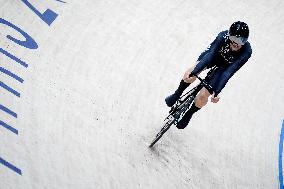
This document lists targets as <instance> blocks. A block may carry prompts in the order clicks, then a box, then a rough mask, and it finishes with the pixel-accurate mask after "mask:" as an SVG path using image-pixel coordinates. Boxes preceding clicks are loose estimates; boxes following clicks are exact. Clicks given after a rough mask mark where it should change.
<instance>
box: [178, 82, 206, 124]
mask: <svg viewBox="0 0 284 189" xmlns="http://www.w3.org/2000/svg"><path fill="white" fill-rule="evenodd" d="M210 95H211V94H210V93H209V91H208V90H207V89H206V88H204V87H203V88H202V89H201V90H200V92H199V93H198V94H197V96H196V97H195V99H194V102H193V103H192V105H191V107H190V109H189V110H188V111H187V112H186V113H185V114H184V116H183V118H182V119H181V120H180V121H179V122H178V123H177V128H178V129H184V128H185V127H186V126H187V125H188V123H189V121H190V119H191V117H192V115H193V114H194V113H195V112H197V111H198V110H200V109H201V108H202V107H203V106H205V105H206V104H207V102H208V97H209V96H210Z"/></svg>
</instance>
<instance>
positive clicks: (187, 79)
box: [165, 62, 198, 107]
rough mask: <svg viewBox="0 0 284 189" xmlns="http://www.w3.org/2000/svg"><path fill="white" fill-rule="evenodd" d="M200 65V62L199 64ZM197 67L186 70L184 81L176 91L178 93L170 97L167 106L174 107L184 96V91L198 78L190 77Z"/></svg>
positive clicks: (167, 99)
mask: <svg viewBox="0 0 284 189" xmlns="http://www.w3.org/2000/svg"><path fill="white" fill-rule="evenodd" d="M197 63H198V62H197ZM195 66H196V65H194V66H192V67H190V68H189V69H188V70H186V72H185V73H184V75H183V78H182V80H181V81H180V83H179V86H178V88H177V89H176V91H175V92H174V93H173V94H172V95H170V96H168V97H167V98H166V99H165V101H166V104H167V106H169V107H171V106H173V105H174V104H175V103H176V101H177V100H178V99H179V97H180V96H181V95H182V93H183V91H184V90H185V89H186V88H187V87H188V86H189V85H190V84H191V83H193V82H194V81H195V80H196V77H194V76H193V77H188V76H189V74H190V73H191V72H192V70H193V69H194V68H195Z"/></svg>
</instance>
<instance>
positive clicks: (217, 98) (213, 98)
mask: <svg viewBox="0 0 284 189" xmlns="http://www.w3.org/2000/svg"><path fill="white" fill-rule="evenodd" d="M219 100H220V97H219V96H218V95H217V96H216V97H215V94H214V93H213V95H212V97H211V102H213V103H217V102H218V101H219Z"/></svg>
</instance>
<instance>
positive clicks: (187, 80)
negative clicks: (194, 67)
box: [183, 69, 193, 83]
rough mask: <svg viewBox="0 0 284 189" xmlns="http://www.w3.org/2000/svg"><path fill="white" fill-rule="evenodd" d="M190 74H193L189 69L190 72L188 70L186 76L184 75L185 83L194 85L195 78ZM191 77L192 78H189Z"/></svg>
mask: <svg viewBox="0 0 284 189" xmlns="http://www.w3.org/2000/svg"><path fill="white" fill-rule="evenodd" d="M190 74H191V70H190V69H189V70H187V71H186V72H185V73H184V75H183V80H184V81H185V82H188V83H192V82H193V78H191V77H192V76H190ZM189 76H190V77H189Z"/></svg>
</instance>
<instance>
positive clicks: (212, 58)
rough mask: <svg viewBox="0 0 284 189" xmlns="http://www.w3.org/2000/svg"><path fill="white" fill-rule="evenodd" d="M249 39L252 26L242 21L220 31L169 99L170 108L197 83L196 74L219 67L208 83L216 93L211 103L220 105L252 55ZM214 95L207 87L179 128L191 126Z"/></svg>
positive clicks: (167, 102)
mask: <svg viewBox="0 0 284 189" xmlns="http://www.w3.org/2000/svg"><path fill="white" fill-rule="evenodd" d="M248 37H249V28H248V25H247V24H246V23H244V22H241V21H237V22H234V23H233V24H232V25H231V26H230V28H229V30H226V31H222V32H220V33H219V34H218V36H217V37H216V39H215V40H214V41H213V42H212V43H211V44H210V46H209V47H208V48H207V49H206V50H205V51H204V52H202V53H201V55H200V56H199V58H198V60H197V62H196V64H195V66H193V67H191V68H189V69H188V70H187V71H186V72H185V74H184V76H183V79H182V80H181V82H180V84H179V86H178V88H177V90H176V91H175V92H174V93H173V94H172V95H170V96H168V97H167V98H166V99H165V101H166V104H167V106H169V107H171V106H173V105H174V104H175V102H176V101H177V100H178V99H179V97H180V96H181V95H182V93H183V91H184V90H185V89H186V88H187V87H188V86H189V85H190V84H191V83H192V82H194V81H195V79H196V77H195V76H194V75H196V74H197V75H198V74H199V73H200V72H202V71H203V70H205V69H208V68H211V67H213V66H215V65H216V66H217V69H216V71H215V72H214V74H213V76H212V77H211V78H210V79H209V80H208V83H209V85H211V86H212V88H213V90H214V92H215V93H213V95H212V97H211V102H213V103H217V102H218V101H219V99H220V97H219V96H218V94H219V93H220V92H221V90H222V89H223V88H224V87H225V85H226V83H227V82H228V80H229V79H230V78H231V77H232V76H233V75H234V74H235V73H236V72H237V71H238V70H239V69H240V68H241V67H242V66H243V65H244V64H245V63H246V62H247V61H248V59H249V58H250V56H251V54H252V49H251V46H250V43H249V42H248V41H247V40H248ZM210 95H211V94H210V93H209V91H208V90H207V89H206V88H204V87H203V88H202V89H201V91H200V92H199V93H198V95H197V96H196V98H195V99H194V103H192V106H191V107H190V109H189V110H188V111H187V112H186V114H185V115H184V117H183V118H182V119H181V120H179V121H178V123H177V128H178V129H184V128H185V127H186V126H187V125H188V123H189V121H190V119H191V117H192V115H193V114H194V113H195V112H197V111H198V110H200V109H201V108H202V107H203V106H205V105H206V104H207V102H208V98H209V96H210Z"/></svg>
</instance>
